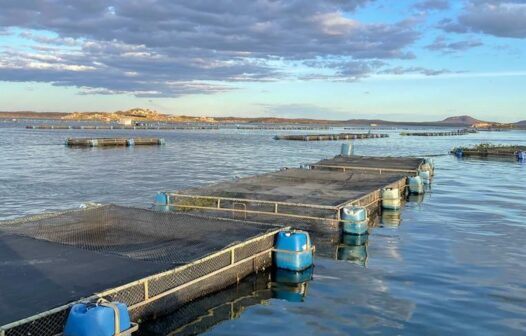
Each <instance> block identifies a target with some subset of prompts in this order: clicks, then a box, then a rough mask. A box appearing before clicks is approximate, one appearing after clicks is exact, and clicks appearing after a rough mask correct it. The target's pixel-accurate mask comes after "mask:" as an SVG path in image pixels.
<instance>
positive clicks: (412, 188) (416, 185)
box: [409, 176, 424, 194]
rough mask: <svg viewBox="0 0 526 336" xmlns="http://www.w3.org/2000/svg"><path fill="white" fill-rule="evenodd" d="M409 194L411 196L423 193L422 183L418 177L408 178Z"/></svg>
mask: <svg viewBox="0 0 526 336" xmlns="http://www.w3.org/2000/svg"><path fill="white" fill-rule="evenodd" d="M409 192H410V193H412V194H423V193H424V181H423V180H422V178H421V177H420V176H411V177H409Z"/></svg>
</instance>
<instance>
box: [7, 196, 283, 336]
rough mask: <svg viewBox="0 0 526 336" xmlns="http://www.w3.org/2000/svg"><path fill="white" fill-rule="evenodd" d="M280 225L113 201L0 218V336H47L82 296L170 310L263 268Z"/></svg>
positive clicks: (137, 309) (142, 313)
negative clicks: (205, 215) (44, 213)
mask: <svg viewBox="0 0 526 336" xmlns="http://www.w3.org/2000/svg"><path fill="white" fill-rule="evenodd" d="M279 229H280V228H278V227H277V226H274V225H269V224H258V223H250V222H240V221H235V220H228V219H217V218H209V217H203V216H195V215H190V214H181V213H161V212H155V211H150V210H144V209H134V208H128V207H121V206H116V205H106V206H101V207H95V208H90V209H85V210H75V211H66V212H62V213H56V214H49V215H40V216H34V217H28V218H23V219H19V220H14V221H4V222H0V287H1V288H2V291H1V293H0V326H1V327H0V334H2V335H5V336H18V335H40V336H47V335H50V336H51V335H56V334H58V333H60V332H62V328H63V326H64V322H65V319H66V317H67V312H68V310H69V307H70V306H71V305H72V304H73V303H74V302H76V301H77V300H79V299H81V298H91V299H94V298H97V297H105V298H111V299H112V300H118V301H120V302H123V303H126V304H127V305H128V306H129V309H130V314H131V316H132V319H133V320H137V319H139V318H141V319H144V318H147V317H149V316H150V315H153V314H154V313H158V312H159V311H160V310H161V308H162V309H175V308H177V307H179V306H181V305H183V304H184V303H186V302H188V301H191V300H192V299H195V298H197V297H201V296H203V295H206V294H208V293H211V292H214V291H217V290H219V289H222V288H225V287H227V286H229V285H231V284H233V283H236V281H238V280H239V279H241V278H243V277H245V276H247V275H249V274H251V273H253V272H257V271H258V270H260V269H263V268H266V267H269V266H270V265H271V264H272V258H271V251H272V248H273V244H274V237H275V235H276V234H277V232H278V231H279Z"/></svg>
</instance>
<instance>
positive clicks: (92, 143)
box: [89, 139, 99, 147]
mask: <svg viewBox="0 0 526 336" xmlns="http://www.w3.org/2000/svg"><path fill="white" fill-rule="evenodd" d="M89 145H90V146H91V147H97V146H98V145H99V141H98V140H97V139H91V140H90V141H89Z"/></svg>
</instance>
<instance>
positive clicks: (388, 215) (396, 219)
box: [381, 210, 402, 228]
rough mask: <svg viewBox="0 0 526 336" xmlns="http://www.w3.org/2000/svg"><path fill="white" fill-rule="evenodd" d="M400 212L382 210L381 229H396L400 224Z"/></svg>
mask: <svg viewBox="0 0 526 336" xmlns="http://www.w3.org/2000/svg"><path fill="white" fill-rule="evenodd" d="M401 217H402V216H401V213H400V210H383V211H382V215H381V224H382V226H383V227H389V228H397V227H399V226H400V223H401V222H402V218H401Z"/></svg>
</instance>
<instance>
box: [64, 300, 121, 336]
mask: <svg viewBox="0 0 526 336" xmlns="http://www.w3.org/2000/svg"><path fill="white" fill-rule="evenodd" d="M114 304H116V305H117V308H118V311H119V332H122V331H126V330H128V329H130V328H131V321H130V315H129V313H128V307H127V306H126V305H125V304H124V303H119V302H114ZM115 329H116V328H115V311H114V310H113V308H111V307H107V306H102V305H96V304H86V303H79V304H75V305H73V307H71V310H70V311H69V315H68V319H67V321H66V326H65V328H64V336H113V335H114V334H115Z"/></svg>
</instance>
